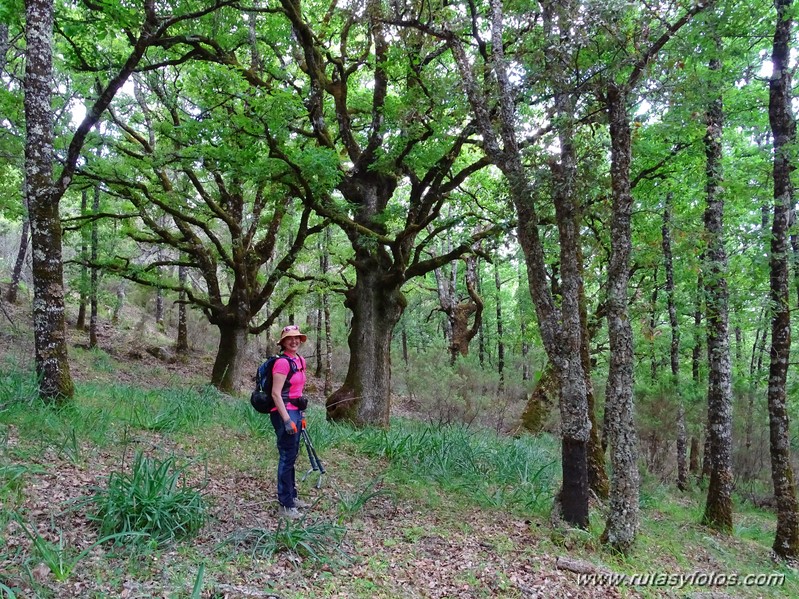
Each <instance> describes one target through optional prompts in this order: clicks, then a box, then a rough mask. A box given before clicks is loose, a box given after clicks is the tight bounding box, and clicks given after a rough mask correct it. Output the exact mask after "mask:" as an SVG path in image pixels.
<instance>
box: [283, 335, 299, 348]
mask: <svg viewBox="0 0 799 599" xmlns="http://www.w3.org/2000/svg"><path fill="white" fill-rule="evenodd" d="M301 343H302V341H300V338H299V337H298V336H293V337H286V338H285V339H283V349H284V350H286V349H287V350H289V351H292V352H296V351H297V350H298V349H299V347H300V344H301Z"/></svg>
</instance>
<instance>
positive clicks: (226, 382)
mask: <svg viewBox="0 0 799 599" xmlns="http://www.w3.org/2000/svg"><path fill="white" fill-rule="evenodd" d="M217 327H218V328H219V346H218V348H217V352H216V360H215V361H214V368H213V370H212V371H211V384H212V385H214V386H215V387H216V388H217V389H219V390H221V391H227V392H231V391H235V390H236V385H237V383H238V381H239V380H240V377H241V375H242V372H243V368H244V359H245V357H246V352H247V343H248V339H249V331H248V326H247V323H246V322H245V323H244V324H242V323H240V322H239V323H235V322H224V323H220V324H217Z"/></svg>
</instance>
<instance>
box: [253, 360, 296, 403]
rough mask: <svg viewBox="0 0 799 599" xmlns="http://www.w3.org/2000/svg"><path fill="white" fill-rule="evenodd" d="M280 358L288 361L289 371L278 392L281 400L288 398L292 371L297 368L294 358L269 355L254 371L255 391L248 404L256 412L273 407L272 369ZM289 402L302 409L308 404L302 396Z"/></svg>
mask: <svg viewBox="0 0 799 599" xmlns="http://www.w3.org/2000/svg"><path fill="white" fill-rule="evenodd" d="M280 358H285V359H286V360H288V362H289V370H290V372H289V375H288V376H287V377H286V382H284V383H283V389H282V390H281V392H280V395H281V397H283V401H288V400H289V399H288V397H289V388H290V387H291V377H293V376H294V373H295V372H297V370H298V368H297V364H295V363H294V360H292V359H290V358H289V357H288V356H284V355H283V354H280V355H277V356H270V357H269V358H267V360H266V362H264V363H263V364H261V365H260V366H259V367H258V371H257V372H256V373H255V391H253V392H252V394H251V395H250V404H251V405H252V407H253V408H255V411H256V412H260V413H261V414H268V413H269V412H271V411H272V410H273V409H274V407H275V402H274V400H273V399H272V369H273V367H274V365H275V362H277V360H279V359H280ZM291 403H293V404H294V405H295V406H297V407H298V408H300V409H301V410H304V409H305V408H306V407H307V404H308V402H307V400H305V399H304V398H297V399H292V400H291Z"/></svg>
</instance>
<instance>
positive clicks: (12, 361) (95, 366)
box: [0, 304, 799, 599]
mask: <svg viewBox="0 0 799 599" xmlns="http://www.w3.org/2000/svg"><path fill="white" fill-rule="evenodd" d="M3 312H4V313H3V314H0V318H2V319H4V321H5V322H4V325H3V326H2V327H0V379H2V382H3V383H4V384H5V385H6V389H8V388H9V387H8V385H9V384H10V382H15V381H19V376H20V373H21V372H22V373H24V372H26V371H29V370H30V369H31V363H32V360H31V356H32V353H33V352H32V341H31V337H30V327H29V326H28V325H26V324H24V323H25V321H26V320H27V316H28V315H27V314H25V313H24V312H23V311H22V310H21V309H19V308H16V307H12V306H8V305H7V304H3ZM6 325H8V326H6ZM70 336H71V339H70V344H71V348H70V351H71V368H72V374H73V377H74V379H75V381H76V385H77V393H76V399H75V403H76V404H77V405H78V408H77V409H78V410H80V412H79V417H78V419H77V420H82V422H78V421H77V420H75V419H74V415H73V416H72V418H73V420H70V415H69V414H66V413H62V412H59V411H56V410H53V409H51V408H47V407H44V406H35V405H34V404H33V403H31V404H30V407H28V408H25V409H19V405H18V404H19V402H16V404H15V402H14V397H13V394H10V392H7V393H6V395H2V393H0V502H2V503H0V597H4V596H8V597H31V598H34V597H36V598H38V597H47V598H50V597H53V598H60V597H98V598H99V597H125V598H138V597H142V598H143V597H207V598H211V597H214V598H216V597H219V598H222V597H225V598H245V597H279V598H290V597H297V598H299V597H364V598H366V597H386V598H393V597H424V598H428V597H430V598H433V597H435V598H443V597H464V598H479V597H509V598H510V597H519V598H550V597H551V598H560V597H577V598H583V597H584V598H598V597H694V598H697V599H699V598H707V599H709V598H711V597H713V598H722V597H736V598H737V597H753V598H754V597H790V596H793V597H797V596H799V576H798V575H797V573H796V571H795V570H793V569H791V568H788V567H787V566H785V565H783V564H780V563H776V562H774V561H772V559H771V554H770V548H769V545H770V541H771V537H770V535H773V527H774V516H773V514H771V513H769V512H768V511H764V510H760V509H757V508H755V507H753V506H751V505H745V504H742V503H740V502H739V504H738V505H736V529H735V534H734V536H732V537H726V536H723V535H718V534H716V533H714V532H712V531H709V530H707V529H705V528H703V527H701V526H700V525H699V524H698V520H699V515H701V507H702V497H703V491H702V490H700V489H696V490H695V491H694V492H690V493H688V494H685V495H678V494H677V493H676V492H675V491H673V490H672V489H671V488H670V487H669V486H668V485H664V484H662V483H659V482H658V481H653V480H649V479H645V482H644V489H643V491H642V498H641V508H642V509H641V532H640V535H639V541H638V543H637V545H636V547H635V549H634V551H633V552H632V554H631V555H629V556H626V557H622V556H617V555H613V554H611V553H609V552H608V551H607V550H606V549H605V548H604V547H603V545H602V544H601V542H600V537H601V533H602V528H603V521H604V513H605V510H606V505H603V504H602V503H598V502H597V503H594V504H593V506H592V514H591V526H590V528H589V530H587V531H578V530H570V529H567V528H565V527H563V526H562V525H559V524H553V522H552V521H551V520H550V516H549V514H548V509H546V508H541V507H540V506H539V507H538V508H535V509H529V510H526V509H522V508H520V507H519V506H518V505H515V506H506V505H503V504H502V502H501V501H498V502H497V504H496V505H493V506H492V505H490V503H491V502H490V498H489V500H488V501H487V502H486V501H483V502H476V501H473V500H472V499H471V495H470V494H469V493H468V489H467V488H466V486H467V485H468V484H470V483H469V482H468V481H466V482H465V483H464V485H462V486H461V489H462V491H461V492H459V491H458V481H457V480H449V481H447V483H448V484H446V485H444V484H441V481H440V480H430V479H425V478H419V477H415V476H413V475H412V474H411V473H409V472H407V471H406V470H404V469H403V468H402V467H398V466H397V465H396V464H392V462H391V459H390V457H389V456H383V457H375V456H372V455H367V454H365V453H363V452H361V451H358V449H357V447H356V446H355V445H354V444H352V443H349V442H348V441H347V439H346V435H347V434H348V433H347V432H346V431H344V433H342V432H341V431H337V432H334V433H330V431H329V430H327V429H326V428H325V427H326V426H327V425H326V423H325V422H324V414H323V410H322V409H321V408H319V407H315V408H312V409H310V410H309V420H310V426H309V431H311V433H312V437H313V436H314V435H315V433H314V431H319V435H320V439H321V441H322V442H320V443H319V445H318V449H319V450H320V454H321V455H320V457H321V458H322V460H323V462H324V464H325V465H326V467H327V470H328V472H327V474H326V475H325V477H324V478H323V479H322V480H321V483H322V484H321V486H320V488H318V489H317V488H316V486H315V484H314V483H315V482H316V481H317V480H318V478H317V473H311V476H310V477H309V479H308V480H306V481H303V482H301V483H299V488H300V494H301V496H303V497H304V498H305V499H306V500H310V501H312V502H314V505H313V507H312V508H311V509H310V510H308V513H307V516H306V518H305V519H304V520H303V521H301V522H299V523H297V524H292V525H290V526H289V527H288V529H281V526H283V525H282V524H279V521H278V519H277V518H276V511H277V504H276V502H275V500H274V495H275V485H274V478H275V467H276V464H275V462H276V450H275V448H274V440H273V436H270V434H269V431H268V430H266V431H265V432H264V431H263V430H261V434H259V433H258V431H256V430H255V428H257V426H259V425H257V424H256V425H252V424H250V426H249V428H248V427H247V426H244V425H241V423H236V422H233V421H232V420H231V418H229V417H228V418H227V419H224V418H221V419H220V417H219V416H218V414H217V415H215V416H213V417H212V416H211V415H210V414H209V416H208V422H207V423H204V424H203V425H202V426H197V427H196V428H193V429H192V428H189V429H185V428H184V429H181V430H165V429H164V430H158V427H156V426H147V427H137V426H136V425H135V424H136V422H137V421H136V420H135V418H134V419H133V420H130V421H128V422H127V423H125V424H124V425H123V426H115V425H114V423H113V422H109V421H107V420H104V415H105V414H109V413H112V412H113V413H114V414H116V413H117V412H118V411H119V409H120V406H119V405H118V404H119V403H124V402H125V401H126V398H125V397H124V393H125V389H128V390H131V389H136V390H142V392H143V393H147V392H149V390H156V391H155V392H156V393H158V391H157V390H164V391H163V392H164V394H166V395H167V396H169V395H168V394H169V393H173V392H174V391H170V390H174V389H181V388H184V389H185V388H188V387H191V388H196V389H199V388H201V386H202V385H204V384H205V382H207V379H208V374H209V373H210V367H211V364H212V356H211V355H210V354H208V353H204V352H199V351H195V352H194V353H193V354H192V355H191V356H190V358H189V359H188V360H185V359H184V360H176V359H173V358H172V357H170V356H168V355H165V354H162V355H161V357H160V358H159V357H157V356H156V355H153V354H158V352H152V351H148V349H150V350H151V349H152V348H153V347H157V346H159V344H160V345H161V346H165V343H166V341H167V340H166V339H165V338H159V335H158V333H157V332H155V331H153V330H152V328H151V327H146V328H143V327H141V326H137V325H133V326H130V327H129V328H127V329H126V328H124V327H120V328H116V327H111V326H109V325H106V326H104V327H103V329H102V331H101V337H100V349H99V350H87V349H84V348H82V347H81V345H83V344H85V333H82V332H78V331H74V328H72V327H71V330H70ZM14 384H19V383H18V382H15V383H14ZM311 387H312V388H313V387H314V385H311ZM131 394H132V395H134V394H135V393H134V392H131ZM220 397H221V399H220V400H219V401H220V405H221V406H222V407H220V408H218V409H217V412H219V411H222V410H223V409H228V407H229V408H230V410H233V411H231V412H226V413H229V414H234V415H235V414H244V413H245V411H244V410H245V409H248V406H247V407H246V408H241V409H240V408H239V406H241V405H243V404H246V398H245V397H244V395H242V396H240V397H231V396H220ZM131 401H133V399H131ZM314 401H315V404H316V406H319V405H321V403H322V398H320V397H316V398H313V397H312V403H313V402H314ZM228 404H229V405H228ZM236 410H238V411H236ZM134 414H135V410H134ZM137 417H138V418H140V419H145V418H146V417H145V416H142V415H141V414H139V415H138V416H137ZM248 418H249V417H248ZM91 419H96V424H95V423H94V421H92V422H87V420H91ZM250 420H252V419H250ZM148 422H151V421H148ZM392 426H393V427H394V426H402V421H398V423H397V424H392ZM101 429H102V431H101ZM328 434H337V435H339V437H337V439H339V440H338V441H337V440H335V439H334V440H333V441H330V440H329V439H328V440H325V438H324V435H328ZM342 434H343V437H342V436H341V435H342ZM351 434H352V435H354V434H355V433H354V432H353V433H351ZM409 434H410V433H409ZM342 438H343V439H344V440H343V441H341V440H340V439H342ZM330 439H332V437H330ZM551 444H552V446H553V447H557V442H556V440H552V441H551ZM136 452H142V453H145V454H150V455H160V456H165V455H171V456H178V457H179V458H180V459H181V460H183V463H186V464H188V465H187V466H186V476H187V480H188V481H189V482H187V483H186V484H193V485H196V486H197V487H198V488H201V489H202V495H203V498H204V500H205V504H206V505H207V506H208V507H207V513H206V515H205V523H204V525H203V527H202V528H201V530H200V531H199V533H198V534H197V535H195V536H193V537H191V538H189V539H187V540H182V541H178V542H175V543H172V544H169V545H167V546H161V545H158V546H156V545H155V544H148V543H141V544H137V545H136V546H135V549H133V550H130V549H125V548H118V547H117V546H116V545H112V544H109V543H106V544H103V545H99V546H94V547H92V545H93V544H94V543H96V542H97V540H98V538H99V533H98V531H97V528H96V525H95V524H94V523H93V522H91V521H90V520H89V518H88V517H87V513H86V504H85V503H81V499H82V498H86V497H88V496H90V494H91V492H92V490H94V489H97V488H101V487H102V486H103V485H105V484H107V481H108V480H109V476H112V475H114V473H120V472H123V471H125V470H126V469H127V468H129V466H130V462H131V461H132V460H133V454H134V453H136ZM303 458H304V456H303V455H301V456H300V460H299V461H298V472H299V473H303V472H304V469H305V468H307V462H306V461H305V460H303ZM456 476H457V475H453V478H454V477H456ZM554 490H555V489H554V488H552V489H550V492H554ZM359 497H360V498H361V499H362V500H363V501H362V502H360V503H359V502H358V501H357V498H359ZM550 497H551V495H550ZM353 498H355V500H353ZM548 503H551V500H548ZM342 508H349V509H347V510H343V509H342ZM25 527H27V528H28V532H26V530H25ZM281 530H282V532H284V533H288V536H289V537H291V536H292V535H293V538H294V541H295V542H296V546H295V550H288V548H286V547H283V550H279V551H274V552H272V553H265V552H262V551H260V550H259V549H260V545H259V540H261V539H264V540H268V539H271V540H274V539H277V538H278V537H279V535H280V533H281ZM30 533H33V534H30ZM314 535H316V536H314ZM37 538H38V539H39V540H40V544H39V548H37V547H36V544H35V542H34V539H37ZM254 539H255V540H254ZM41 541H44V543H42V542H41ZM264 542H266V541H264ZM303 542H304V543H305V545H303ZM42 548H44V549H42ZM48 551H49V553H48ZM59 563H60V566H59V565H58V564H59ZM581 571H582V572H584V573H588V577H586V576H585V575H581V574H580V572H581ZM768 575H776V576H777V584H775V585H772V586H767V585H760V586H757V585H754V584H752V585H750V584H748V583H750V582H751V583H754V582H762V580H756V579H754V578H752V579H744V577H746V576H760V577H761V578H763V577H766V576H768ZM592 576H593V578H592ZM613 576H621V577H622V578H616V579H615V580H611V578H610V577H613ZM634 576H639V577H642V578H639V579H638V580H635V579H633V578H631V577H634ZM691 577H693V578H691ZM731 577H739V580H740V581H741V584H739V583H738V582H737V581H735V582H736V584H732V582H733V580H732V579H731ZM581 578H582V580H581ZM713 583H715V584H713Z"/></svg>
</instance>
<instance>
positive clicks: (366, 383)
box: [326, 257, 406, 427]
mask: <svg viewBox="0 0 799 599" xmlns="http://www.w3.org/2000/svg"><path fill="white" fill-rule="evenodd" d="M362 259H363V257H361V260H362ZM359 261H360V260H359ZM361 264H362V265H363V266H362V269H361V270H359V272H358V277H357V281H356V284H355V287H354V288H352V289H351V290H349V291H348V292H347V294H346V300H345V305H346V307H347V308H349V309H350V310H351V311H352V329H351V332H350V335H349V339H348V342H349V348H350V362H349V367H348V369H347V376H346V378H345V380H344V384H343V385H342V386H341V388H339V389H338V390H336V391H335V392H334V393H333V394H332V395H330V396H329V397H328V398H327V402H326V406H327V416H328V418H329V419H331V420H336V421H348V422H352V423H353V424H355V425H357V426H362V425H367V424H371V425H376V426H382V427H388V423H389V422H388V421H389V411H390V407H391V402H390V391H391V353H390V348H391V337H392V332H393V331H394V326H395V325H396V324H397V322H398V321H399V318H400V316H401V315H402V311H403V310H404V308H405V305H406V300H405V297H404V296H403V295H402V292H401V291H400V286H399V284H398V282H396V281H395V282H394V283H393V284H392V283H391V282H390V281H391V277H387V276H386V273H385V272H383V271H382V270H381V268H380V267H379V266H378V264H376V263H374V262H372V261H368V260H367V261H366V263H364V262H361Z"/></svg>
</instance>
